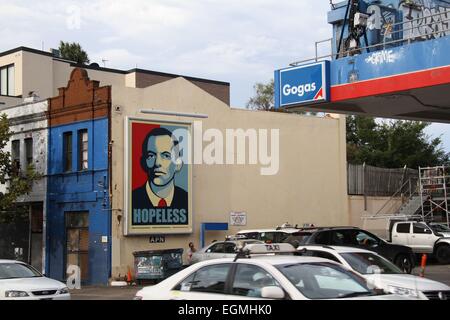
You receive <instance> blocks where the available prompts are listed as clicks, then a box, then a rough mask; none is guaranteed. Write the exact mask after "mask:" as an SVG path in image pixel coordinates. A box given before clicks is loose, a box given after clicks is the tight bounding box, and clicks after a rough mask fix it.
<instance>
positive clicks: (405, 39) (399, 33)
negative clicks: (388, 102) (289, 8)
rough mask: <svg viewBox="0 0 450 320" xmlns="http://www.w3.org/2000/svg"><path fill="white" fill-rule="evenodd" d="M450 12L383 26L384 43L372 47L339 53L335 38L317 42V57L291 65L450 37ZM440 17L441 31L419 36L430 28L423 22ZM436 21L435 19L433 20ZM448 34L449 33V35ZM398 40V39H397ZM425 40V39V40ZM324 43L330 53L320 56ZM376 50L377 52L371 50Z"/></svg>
mask: <svg viewBox="0 0 450 320" xmlns="http://www.w3.org/2000/svg"><path fill="white" fill-rule="evenodd" d="M449 16H450V10H446V11H443V12H439V13H435V14H432V15H427V16H424V17H420V18H416V19H410V20H407V21H402V22H398V23H393V24H386V25H384V26H383V29H384V30H385V31H384V32H381V35H382V36H383V41H382V42H380V43H377V44H373V45H370V46H364V47H359V48H357V49H351V50H346V51H345V50H340V52H339V53H337V52H334V51H333V38H330V39H325V40H320V41H316V42H315V56H314V58H309V59H305V60H300V61H296V62H293V63H291V64H290V65H291V66H299V65H302V64H306V63H311V62H318V61H322V60H326V59H329V58H332V57H346V56H349V55H355V54H360V53H361V52H364V51H367V52H372V51H378V50H384V49H386V48H390V47H395V46H398V45H400V44H405V43H406V44H410V43H412V42H417V41H426V40H430V38H435V35H444V36H448V35H450V17H449ZM435 17H440V19H439V20H437V21H434V23H439V24H440V25H441V28H439V30H434V31H432V32H426V33H425V34H423V35H422V34H419V35H417V34H416V33H415V32H414V31H415V30H420V28H430V26H429V25H421V24H420V23H421V22H423V21H427V20H429V19H432V18H435ZM433 20H435V19H433ZM383 29H382V30H383ZM447 33H449V34H448V35H447ZM400 37H401V39H399V38H400ZM388 38H392V40H388V41H386V39H388ZM396 38H397V39H396ZM424 38H425V39H424ZM323 43H329V44H330V53H328V54H325V55H319V53H318V52H319V45H321V44H323ZM371 49H375V50H371Z"/></svg>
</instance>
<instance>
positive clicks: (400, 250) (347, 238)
mask: <svg viewBox="0 0 450 320" xmlns="http://www.w3.org/2000/svg"><path fill="white" fill-rule="evenodd" d="M309 232H310V233H311V235H310V236H309V237H305V239H304V241H303V242H302V243H301V245H314V244H316V245H328V246H345V247H358V248H363V249H367V250H370V251H374V252H376V253H378V254H379V255H381V256H383V257H385V258H386V259H388V260H390V261H391V262H393V263H394V264H395V265H396V266H398V267H399V268H400V269H401V270H402V271H404V272H406V273H411V271H412V270H413V268H414V266H415V255H414V253H413V251H412V250H411V248H409V247H407V246H404V245H398V244H392V243H389V242H387V241H385V240H383V239H380V238H379V237H377V236H376V235H374V234H372V233H370V232H368V231H366V230H362V229H360V228H356V227H320V228H317V229H315V230H310V231H309Z"/></svg>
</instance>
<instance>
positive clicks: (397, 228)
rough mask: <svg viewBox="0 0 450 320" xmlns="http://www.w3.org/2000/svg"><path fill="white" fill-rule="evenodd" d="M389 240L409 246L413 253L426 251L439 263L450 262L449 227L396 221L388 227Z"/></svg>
mask: <svg viewBox="0 0 450 320" xmlns="http://www.w3.org/2000/svg"><path fill="white" fill-rule="evenodd" d="M390 230H391V231H390V235H391V242H392V243H393V244H400V245H404V246H408V247H410V248H411V249H412V250H413V252H414V253H427V254H432V255H433V256H435V257H436V259H437V260H438V262H439V263H443V264H449V263H450V228H448V227H447V226H446V225H442V224H432V223H425V222H418V221H397V222H393V223H392V224H391V227H390Z"/></svg>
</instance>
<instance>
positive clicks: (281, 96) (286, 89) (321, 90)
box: [275, 61, 330, 108]
mask: <svg viewBox="0 0 450 320" xmlns="http://www.w3.org/2000/svg"><path fill="white" fill-rule="evenodd" d="M329 65H330V63H329V61H322V62H317V63H314V64H308V65H303V66H298V67H292V68H287V69H282V70H277V71H275V108H280V107H285V106H290V105H299V104H306V103H307V104H311V103H317V102H327V101H329V96H330V81H329V74H330V72H329V70H330V67H329Z"/></svg>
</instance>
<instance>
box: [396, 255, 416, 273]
mask: <svg viewBox="0 0 450 320" xmlns="http://www.w3.org/2000/svg"><path fill="white" fill-rule="evenodd" d="M394 263H395V265H396V266H397V267H399V268H400V269H401V270H402V271H403V272H404V273H411V272H412V269H413V262H412V260H411V258H410V257H408V256H407V255H405V254H399V255H398V256H397V258H396V259H395V262H394Z"/></svg>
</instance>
